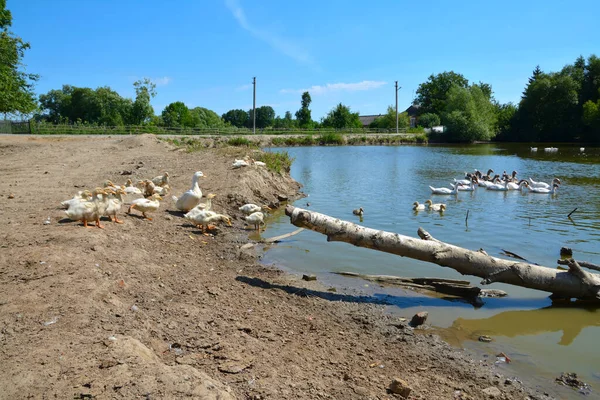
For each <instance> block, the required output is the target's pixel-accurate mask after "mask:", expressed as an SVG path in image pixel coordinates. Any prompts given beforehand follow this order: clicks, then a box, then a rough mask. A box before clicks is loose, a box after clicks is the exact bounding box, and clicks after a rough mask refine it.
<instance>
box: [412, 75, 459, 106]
mask: <svg viewBox="0 0 600 400" xmlns="http://www.w3.org/2000/svg"><path fill="white" fill-rule="evenodd" d="M453 86H458V87H461V88H467V87H468V86H469V81H468V80H467V79H466V78H465V77H464V76H462V75H461V74H457V73H455V72H454V71H450V72H442V73H441V74H437V75H431V76H429V78H428V79H427V82H424V83H421V84H420V85H419V88H418V89H417V97H416V103H418V104H419V105H420V108H419V113H420V114H425V113H433V114H437V115H442V113H443V112H445V111H446V96H447V93H448V91H449V90H450V88H451V87H453Z"/></svg>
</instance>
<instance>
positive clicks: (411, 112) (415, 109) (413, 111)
mask: <svg viewBox="0 0 600 400" xmlns="http://www.w3.org/2000/svg"><path fill="white" fill-rule="evenodd" d="M419 107H420V106H419V105H418V104H411V106H410V107H408V108H407V109H406V111H404V112H405V113H406V114H407V115H408V118H409V119H410V127H411V128H415V127H416V126H417V123H418V122H419V117H418V114H419Z"/></svg>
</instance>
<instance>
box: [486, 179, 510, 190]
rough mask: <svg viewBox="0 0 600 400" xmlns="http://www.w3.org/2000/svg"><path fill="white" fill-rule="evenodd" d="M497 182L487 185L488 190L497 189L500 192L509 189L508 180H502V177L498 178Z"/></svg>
mask: <svg viewBox="0 0 600 400" xmlns="http://www.w3.org/2000/svg"><path fill="white" fill-rule="evenodd" d="M496 182H498V183H493V184H492V185H489V186H488V187H487V190H495V191H500V192H505V191H507V190H508V182H500V179H496Z"/></svg>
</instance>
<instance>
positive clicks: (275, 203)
mask: <svg viewBox="0 0 600 400" xmlns="http://www.w3.org/2000/svg"><path fill="white" fill-rule="evenodd" d="M268 205H269V208H271V209H273V210H274V209H277V208H279V206H280V205H281V203H279V201H277V200H275V201H272V202H270V203H269V204H268Z"/></svg>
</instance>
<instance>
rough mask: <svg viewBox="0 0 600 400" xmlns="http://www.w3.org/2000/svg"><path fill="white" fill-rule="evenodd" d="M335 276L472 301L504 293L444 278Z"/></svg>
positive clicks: (354, 274)
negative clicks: (426, 291)
mask: <svg viewBox="0 0 600 400" xmlns="http://www.w3.org/2000/svg"><path fill="white" fill-rule="evenodd" d="M333 273H334V274H336V275H341V276H347V277H351V278H360V279H364V280H366V281H370V282H376V283H378V284H380V285H382V286H402V287H407V288H411V289H422V290H428V291H431V292H437V293H442V294H449V295H451V296H456V297H462V298H466V299H473V298H475V297H480V296H481V297H502V296H506V293H505V292H502V291H495V292H493V293H488V291H486V290H485V289H481V288H478V287H476V286H472V285H471V284H470V282H469V281H461V280H457V279H445V278H405V277H401V276H390V275H365V274H359V273H356V272H333Z"/></svg>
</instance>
